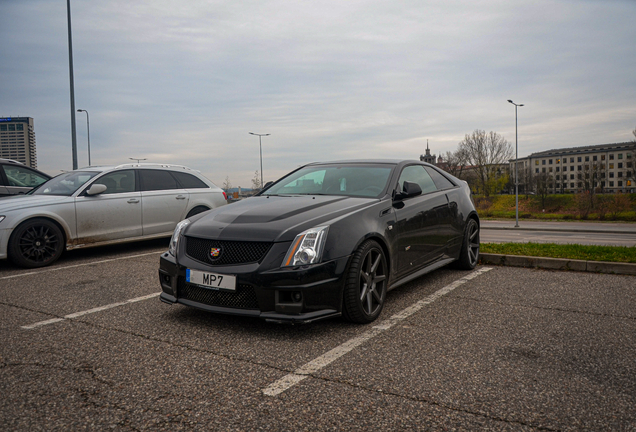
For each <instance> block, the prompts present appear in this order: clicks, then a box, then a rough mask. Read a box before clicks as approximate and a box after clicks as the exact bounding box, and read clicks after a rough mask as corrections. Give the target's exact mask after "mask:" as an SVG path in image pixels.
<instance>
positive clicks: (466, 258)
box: [455, 219, 479, 270]
mask: <svg viewBox="0 0 636 432" xmlns="http://www.w3.org/2000/svg"><path fill="white" fill-rule="evenodd" d="M478 262H479V224H478V223H477V221H476V220H475V219H468V223H467V224H466V231H465V233H464V242H463V244H462V251H461V253H460V255H459V260H457V262H456V263H455V267H456V268H458V269H461V270H472V269H474V268H475V267H476V266H477V263H478Z"/></svg>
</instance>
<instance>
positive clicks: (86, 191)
mask: <svg viewBox="0 0 636 432" xmlns="http://www.w3.org/2000/svg"><path fill="white" fill-rule="evenodd" d="M224 204H227V195H226V194H225V192H223V190H222V189H220V188H219V187H217V186H216V185H215V184H214V183H212V182H211V181H210V180H208V179H207V178H205V177H204V176H202V175H201V174H200V173H198V172H197V171H194V170H191V169H190V168H187V167H183V166H178V165H155V164H126V165H119V166H111V167H89V168H82V169H78V170H75V171H70V172H67V173H64V174H60V175H58V176H57V177H54V178H52V179H51V180H49V181H47V182H46V183H43V184H42V185H40V186H39V187H38V188H36V189H34V190H33V191H31V192H30V193H29V194H27V195H20V196H13V197H8V198H4V199H2V200H0V259H6V258H9V259H11V261H13V262H14V263H15V264H17V265H19V266H22V267H43V266H46V265H49V264H51V263H53V262H55V261H56V260H57V259H58V258H59V257H60V255H62V252H63V251H64V249H74V248H79V247H88V246H98V245H104V244H111V243H118V242H130V241H135V240H146V239H152V238H158V237H169V236H171V235H172V233H173V232H174V228H175V226H176V225H177V223H178V222H179V221H181V220H183V219H186V218H188V217H190V216H193V215H195V214H197V213H201V212H204V211H207V210H210V209H213V208H216V207H219V206H222V205H224Z"/></svg>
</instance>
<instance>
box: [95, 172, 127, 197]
mask: <svg viewBox="0 0 636 432" xmlns="http://www.w3.org/2000/svg"><path fill="white" fill-rule="evenodd" d="M95 183H98V184H103V185H104V186H106V191H104V192H103V194H113V193H125V192H134V191H135V171H134V170H125V171H115V172H112V173H109V174H106V175H105V176H103V177H100V178H98V179H97V180H95Z"/></svg>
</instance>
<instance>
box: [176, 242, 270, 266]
mask: <svg viewBox="0 0 636 432" xmlns="http://www.w3.org/2000/svg"><path fill="white" fill-rule="evenodd" d="M185 241H186V255H187V256H189V257H190V258H192V259H194V260H197V261H199V262H202V263H206V264H210V265H230V264H248V263H254V262H259V261H260V260H261V259H263V257H264V256H265V254H266V253H267V251H269V248H270V247H271V245H272V244H271V243H265V242H241V241H225V240H208V239H200V238H195V237H186V238H185ZM212 248H220V249H221V255H220V256H219V257H218V259H212V258H211V257H210V251H211V250H212Z"/></svg>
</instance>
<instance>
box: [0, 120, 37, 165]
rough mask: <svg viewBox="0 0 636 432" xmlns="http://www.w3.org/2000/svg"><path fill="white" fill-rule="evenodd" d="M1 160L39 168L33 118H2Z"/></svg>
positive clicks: (0, 131)
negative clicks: (14, 161) (9, 160)
mask: <svg viewBox="0 0 636 432" xmlns="http://www.w3.org/2000/svg"><path fill="white" fill-rule="evenodd" d="M0 158H4V159H13V160H16V161H18V162H20V163H23V164H25V165H26V166H30V167H31V168H37V167H38V158H37V154H36V149H35V131H34V130H33V119H32V118H31V117H0Z"/></svg>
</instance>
